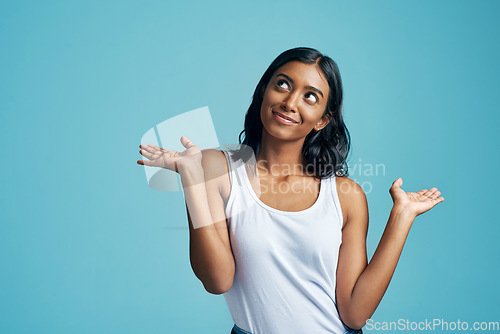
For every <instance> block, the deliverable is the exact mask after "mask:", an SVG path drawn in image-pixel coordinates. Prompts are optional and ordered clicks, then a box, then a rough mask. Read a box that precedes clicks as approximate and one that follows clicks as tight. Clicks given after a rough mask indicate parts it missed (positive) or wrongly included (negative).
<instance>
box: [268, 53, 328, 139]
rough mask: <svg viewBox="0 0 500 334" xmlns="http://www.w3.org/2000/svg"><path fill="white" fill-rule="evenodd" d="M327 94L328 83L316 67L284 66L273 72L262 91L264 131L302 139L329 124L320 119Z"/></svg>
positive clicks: (302, 64)
mask: <svg viewBox="0 0 500 334" xmlns="http://www.w3.org/2000/svg"><path fill="white" fill-rule="evenodd" d="M329 94H330V89H329V86H328V82H327V81H326V78H325V76H324V74H323V72H322V71H321V69H320V68H319V66H318V65H316V64H304V63H302V62H300V61H291V62H288V63H286V64H285V65H283V66H281V67H280V68H278V70H276V72H275V73H274V74H273V76H272V77H271V80H270V81H269V83H268V84H267V86H266V89H265V91H264V96H263V101H262V106H261V109H260V117H261V120H262V124H263V126H264V128H263V132H267V133H268V134H269V135H271V136H273V137H277V138H280V139H285V140H294V139H301V138H305V137H306V136H307V135H308V134H309V133H310V132H311V130H312V129H316V130H320V129H322V128H323V127H325V126H326V125H327V124H328V121H329V119H328V117H327V116H323V112H324V110H325V108H326V105H327V102H328V96H329ZM283 116H284V118H285V119H283ZM286 119H290V120H291V121H287V120H286Z"/></svg>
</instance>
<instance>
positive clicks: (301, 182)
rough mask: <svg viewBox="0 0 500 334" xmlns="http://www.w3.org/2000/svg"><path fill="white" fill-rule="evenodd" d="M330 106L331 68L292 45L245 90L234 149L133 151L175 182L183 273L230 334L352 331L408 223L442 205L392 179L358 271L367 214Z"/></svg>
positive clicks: (337, 115) (429, 193)
mask: <svg viewBox="0 0 500 334" xmlns="http://www.w3.org/2000/svg"><path fill="white" fill-rule="evenodd" d="M341 106H342V83H341V78H340V74H339V71H338V68H337V65H336V64H335V62H334V61H333V60H332V59H330V58H329V57H327V56H324V55H322V54H321V53H319V52H318V51H317V50H314V49H311V48H295V49H290V50H287V51H285V52H283V53H282V54H281V55H279V56H278V57H277V58H276V59H275V60H274V61H273V63H272V64H271V65H270V66H269V68H268V69H267V71H266V72H265V73H264V75H263V77H262V78H261V80H260V82H259V84H258V85H257V88H256V90H255V93H254V95H253V101H252V104H251V105H250V108H249V110H248V112H247V114H246V118H245V129H244V131H243V132H242V133H241V134H240V144H242V145H241V148H240V149H239V150H234V151H230V150H222V151H217V150H212V149H210V150H203V151H200V150H199V149H198V148H197V147H196V146H195V145H194V144H193V143H192V142H191V141H190V140H189V139H187V138H185V137H181V142H182V144H183V145H184V147H185V148H186V150H185V151H184V152H182V153H180V152H175V151H170V150H167V149H162V148H159V147H157V146H154V145H146V146H144V145H141V146H140V147H141V148H142V150H141V151H140V153H141V154H142V155H144V157H146V158H148V159H149V161H147V160H139V161H138V163H139V164H144V165H146V166H156V167H163V168H167V169H170V170H175V171H177V172H178V173H179V174H180V177H181V181H182V185H183V188H184V193H185V198H186V205H187V209H188V219H189V228H190V259H191V265H192V268H193V271H194V273H195V274H196V276H197V277H198V278H199V279H200V280H201V282H202V283H203V285H204V287H205V289H206V290H207V291H208V292H210V293H213V294H224V297H225V299H226V302H227V304H228V307H229V309H230V311H231V315H232V317H233V320H234V322H235V325H234V327H233V329H232V332H231V333H236V334H239V333H253V334H260V333H273V334H280V333H314V334H321V333H344V332H356V331H358V332H361V330H360V329H361V328H362V327H363V326H364V325H365V323H366V321H367V320H368V319H369V318H370V317H371V315H372V314H373V313H374V312H375V309H376V308H377V306H378V305H379V303H380V301H381V299H382V296H383V295H384V293H385V291H386V289H387V287H388V285H389V282H390V280H391V278H392V275H393V273H394V270H395V268H396V264H397V262H398V260H399V257H400V255H401V251H402V249H403V245H404V243H405V240H406V238H407V235H408V232H409V231H410V228H411V225H412V223H413V221H414V219H415V217H416V216H418V215H420V214H422V213H424V212H426V211H428V210H430V209H431V208H432V207H433V206H434V205H436V204H437V203H439V202H441V201H443V200H444V198H443V197H440V192H439V191H438V190H437V188H432V189H430V190H426V189H424V190H421V191H419V192H416V193H411V192H405V191H403V190H402V189H401V185H402V179H401V178H398V179H397V180H396V181H394V183H393V184H392V186H391V188H390V194H391V196H392V199H393V202H394V205H393V208H392V210H391V213H390V216H389V220H388V222H387V226H386V228H385V231H384V233H383V235H382V238H381V240H380V243H379V245H378V247H377V249H376V251H375V253H374V255H373V258H372V259H371V261H370V262H369V263H368V261H367V254H366V235H367V230H368V206H367V202H366V196H365V194H364V192H363V190H362V189H361V187H360V186H359V185H357V184H356V183H355V182H354V181H352V180H350V179H349V178H347V164H346V158H347V154H348V152H349V145H350V140H349V133H348V131H347V129H346V127H345V125H344V122H343V118H342V113H341ZM243 134H244V135H245V137H244V140H243V141H242V140H241V136H242V135H243ZM245 148H246V150H245ZM221 152H222V153H221ZM291 166H292V167H291Z"/></svg>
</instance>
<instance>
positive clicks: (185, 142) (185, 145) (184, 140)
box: [181, 136, 194, 148]
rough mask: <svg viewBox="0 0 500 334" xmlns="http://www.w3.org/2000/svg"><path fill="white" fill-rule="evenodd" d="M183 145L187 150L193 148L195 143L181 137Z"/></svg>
mask: <svg viewBox="0 0 500 334" xmlns="http://www.w3.org/2000/svg"><path fill="white" fill-rule="evenodd" d="M181 144H182V145H183V146H184V147H185V148H190V147H191V146H194V144H193V142H192V141H191V140H189V139H188V138H186V137H184V136H182V137H181Z"/></svg>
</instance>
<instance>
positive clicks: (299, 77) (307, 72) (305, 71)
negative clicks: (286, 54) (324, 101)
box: [273, 61, 328, 92]
mask: <svg viewBox="0 0 500 334" xmlns="http://www.w3.org/2000/svg"><path fill="white" fill-rule="evenodd" d="M280 73H284V74H286V75H288V76H289V77H291V78H292V79H293V81H294V83H296V84H299V85H304V86H313V87H316V88H318V89H321V90H322V91H323V92H324V91H328V82H327V81H326V78H325V75H324V74H323V72H322V71H321V68H320V67H319V66H318V65H316V64H305V63H302V62H300V61H291V62H288V63H286V64H284V65H283V66H281V67H280V68H278V69H277V70H276V72H274V74H273V77H276V76H277V75H278V74H280Z"/></svg>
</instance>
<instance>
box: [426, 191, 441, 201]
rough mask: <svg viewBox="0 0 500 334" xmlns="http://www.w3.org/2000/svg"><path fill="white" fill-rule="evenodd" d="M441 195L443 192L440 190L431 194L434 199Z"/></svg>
mask: <svg viewBox="0 0 500 334" xmlns="http://www.w3.org/2000/svg"><path fill="white" fill-rule="evenodd" d="M439 195H441V192H440V191H439V190H436V191H435V192H434V193H433V194H432V195H431V196H429V197H430V198H432V199H437V198H438V197H439Z"/></svg>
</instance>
